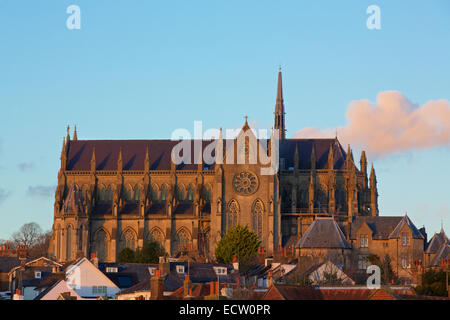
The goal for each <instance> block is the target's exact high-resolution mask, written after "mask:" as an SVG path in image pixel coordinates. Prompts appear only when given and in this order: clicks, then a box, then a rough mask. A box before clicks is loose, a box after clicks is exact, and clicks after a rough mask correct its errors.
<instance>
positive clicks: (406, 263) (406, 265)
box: [402, 255, 411, 269]
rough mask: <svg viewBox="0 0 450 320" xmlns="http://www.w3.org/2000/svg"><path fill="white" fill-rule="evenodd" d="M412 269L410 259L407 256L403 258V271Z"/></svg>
mask: <svg viewBox="0 0 450 320" xmlns="http://www.w3.org/2000/svg"><path fill="white" fill-rule="evenodd" d="M410 267H411V264H410V262H409V257H408V256H407V255H403V256H402V268H403V269H409V268H410Z"/></svg>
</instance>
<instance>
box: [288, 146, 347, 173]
mask: <svg viewBox="0 0 450 320" xmlns="http://www.w3.org/2000/svg"><path fill="white" fill-rule="evenodd" d="M330 145H332V146H333V158H334V169H337V170H342V169H345V160H346V153H345V151H344V149H343V148H342V146H341V144H340V143H339V141H338V140H337V139H286V140H281V141H280V159H284V166H285V168H286V169H288V168H289V167H294V154H295V149H296V148H298V155H299V159H298V162H299V169H300V170H308V169H311V153H312V149H313V146H314V150H315V153H316V169H328V154H329V152H330Z"/></svg>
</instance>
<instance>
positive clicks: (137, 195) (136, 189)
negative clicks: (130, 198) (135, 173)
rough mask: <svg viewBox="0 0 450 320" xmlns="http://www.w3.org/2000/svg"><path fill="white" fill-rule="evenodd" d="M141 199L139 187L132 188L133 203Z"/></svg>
mask: <svg viewBox="0 0 450 320" xmlns="http://www.w3.org/2000/svg"><path fill="white" fill-rule="evenodd" d="M140 199H141V191H140V190H139V186H135V187H134V201H135V202H139V200H140Z"/></svg>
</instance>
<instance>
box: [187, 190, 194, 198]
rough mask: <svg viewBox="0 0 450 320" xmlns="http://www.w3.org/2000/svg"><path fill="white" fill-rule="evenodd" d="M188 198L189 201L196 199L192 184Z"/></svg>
mask: <svg viewBox="0 0 450 320" xmlns="http://www.w3.org/2000/svg"><path fill="white" fill-rule="evenodd" d="M187 199H188V200H189V201H194V188H193V187H192V186H189V188H188V192H187Z"/></svg>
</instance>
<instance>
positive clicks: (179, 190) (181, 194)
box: [177, 186, 184, 201]
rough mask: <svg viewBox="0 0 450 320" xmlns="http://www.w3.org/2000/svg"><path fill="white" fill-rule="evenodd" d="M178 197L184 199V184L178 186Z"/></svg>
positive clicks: (180, 199)
mask: <svg viewBox="0 0 450 320" xmlns="http://www.w3.org/2000/svg"><path fill="white" fill-rule="evenodd" d="M177 199H178V200H179V201H184V187H183V186H178V187H177Z"/></svg>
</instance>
